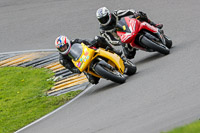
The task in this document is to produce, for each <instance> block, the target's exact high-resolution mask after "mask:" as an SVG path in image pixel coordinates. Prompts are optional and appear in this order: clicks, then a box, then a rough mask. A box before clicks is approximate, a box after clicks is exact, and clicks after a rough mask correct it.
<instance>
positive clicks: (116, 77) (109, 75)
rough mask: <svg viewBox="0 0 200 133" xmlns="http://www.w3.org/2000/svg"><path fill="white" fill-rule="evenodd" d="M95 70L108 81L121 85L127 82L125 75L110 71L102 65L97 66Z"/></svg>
mask: <svg viewBox="0 0 200 133" xmlns="http://www.w3.org/2000/svg"><path fill="white" fill-rule="evenodd" d="M94 69H95V71H96V72H97V73H98V74H99V75H100V76H102V77H103V78H105V79H108V80H111V81H113V82H116V83H120V84H122V83H124V82H125V81H126V77H124V75H123V74H121V73H120V72H119V71H117V70H116V69H114V70H110V69H109V68H107V67H105V66H102V65H100V64H97V65H96V66H95V68H94Z"/></svg>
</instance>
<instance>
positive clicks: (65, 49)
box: [55, 35, 122, 84]
mask: <svg viewBox="0 0 200 133" xmlns="http://www.w3.org/2000/svg"><path fill="white" fill-rule="evenodd" d="M75 43H84V44H85V45H87V46H94V47H96V48H99V47H102V48H105V49H108V50H111V51H113V52H115V53H117V54H118V55H119V56H121V54H122V53H121V52H120V51H118V50H116V49H114V48H113V47H112V46H111V45H110V44H109V43H107V41H106V40H105V39H104V38H103V37H100V36H95V38H94V39H93V40H82V39H75V40H71V41H70V40H69V39H68V38H67V37H66V36H62V35H61V36H59V37H57V38H56V40H55V46H56V48H57V49H58V51H59V62H60V64H62V65H63V66H64V67H65V68H67V69H69V70H70V71H71V72H73V73H78V74H80V73H81V72H80V71H79V69H78V68H77V67H76V66H75V65H74V64H73V62H72V59H71V58H70V57H69V56H68V53H69V51H70V48H71V46H72V45H73V44H75ZM84 74H85V75H86V77H87V78H88V81H89V82H90V83H92V84H98V82H99V78H97V77H95V76H93V75H91V74H89V73H86V72H84Z"/></svg>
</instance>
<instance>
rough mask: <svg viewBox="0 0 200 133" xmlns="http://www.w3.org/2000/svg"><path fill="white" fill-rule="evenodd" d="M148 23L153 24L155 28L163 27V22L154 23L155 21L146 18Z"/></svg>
mask: <svg viewBox="0 0 200 133" xmlns="http://www.w3.org/2000/svg"><path fill="white" fill-rule="evenodd" d="M148 23H149V24H150V25H153V26H155V27H156V28H159V29H162V27H163V24H156V23H154V22H153V21H151V20H148Z"/></svg>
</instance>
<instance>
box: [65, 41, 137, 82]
mask: <svg viewBox="0 0 200 133" xmlns="http://www.w3.org/2000/svg"><path fill="white" fill-rule="evenodd" d="M69 57H70V58H71V59H72V62H73V63H74V65H75V66H76V67H77V68H78V69H79V70H80V72H86V73H89V74H91V75H93V76H95V77H98V78H104V79H108V80H111V81H113V82H116V83H124V82H125V81H126V77H125V76H124V75H123V74H126V75H133V74H134V73H135V72H136V66H135V65H134V64H133V63H132V62H131V61H129V60H125V61H124V60H122V59H121V58H120V56H118V55H117V54H115V53H113V52H111V51H107V50H105V49H103V48H98V49H94V48H89V47H87V46H86V45H85V44H84V43H81V44H80V43H75V44H73V45H72V47H71V50H70V52H69Z"/></svg>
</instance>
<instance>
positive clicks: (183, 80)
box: [0, 0, 200, 133]
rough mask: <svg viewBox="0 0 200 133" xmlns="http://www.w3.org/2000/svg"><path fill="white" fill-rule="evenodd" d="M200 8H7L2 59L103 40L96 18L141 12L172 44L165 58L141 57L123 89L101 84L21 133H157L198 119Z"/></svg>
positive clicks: (162, 4) (117, 4)
mask: <svg viewBox="0 0 200 133" xmlns="http://www.w3.org/2000/svg"><path fill="white" fill-rule="evenodd" d="M199 5H200V1H199V0H190V1H188V0H154V1H149V0H134V1H131V0H123V1H119V0H102V1H97V0H34V1H33V0H17V1H13V0H6V1H1V2H0V18H1V21H0V38H1V39H0V46H1V48H0V53H2V52H12V51H23V50H36V49H54V39H55V38H56V37H57V36H58V35H60V34H65V35H68V36H69V38H71V39H74V38H82V39H83V38H93V37H94V36H95V35H98V34H99V32H98V22H97V20H96V18H95V13H96V10H97V9H98V8H99V7H101V6H106V7H108V8H109V9H110V10H115V9H130V8H134V9H135V10H142V11H144V12H146V13H147V15H148V16H149V18H150V19H152V20H154V21H155V22H160V23H163V24H164V28H163V29H164V31H165V33H166V34H167V35H168V36H170V37H171V39H172V40H173V44H174V45H173V48H172V49H171V53H170V54H169V55H167V56H163V55H160V54H158V53H145V52H142V51H138V52H137V55H136V57H135V59H134V60H133V61H134V62H135V63H136V65H137V67H138V72H137V73H136V74H135V75H134V76H131V77H128V79H127V82H126V83H125V84H122V85H118V84H115V83H112V82H110V81H106V80H101V82H100V83H99V84H98V85H97V86H95V87H93V88H91V89H90V90H89V91H87V92H86V93H85V94H84V95H82V96H81V97H80V98H78V99H77V100H75V101H74V102H72V103H71V104H69V105H68V106H66V107H64V108H62V109H61V110H59V111H57V112H56V113H54V114H53V115H51V116H49V117H47V118H46V119H43V120H42V121H40V122H38V123H36V124H34V125H32V126H30V127H28V128H26V129H24V130H23V131H21V133H55V132H57V133H66V132H67V133H159V132H161V131H168V130H170V129H172V128H174V127H177V126H180V125H183V124H186V123H190V122H192V121H194V120H198V119H199V118H200V102H199V101H200V96H199V95H200V83H199V81H200V69H199V68H200V60H199V57H200V33H199V31H200V26H199V23H200V13H199V12H200V9H199Z"/></svg>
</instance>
